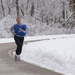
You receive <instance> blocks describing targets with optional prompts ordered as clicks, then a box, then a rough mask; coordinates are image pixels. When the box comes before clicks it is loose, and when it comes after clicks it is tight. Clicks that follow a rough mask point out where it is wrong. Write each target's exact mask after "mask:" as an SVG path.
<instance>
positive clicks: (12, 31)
mask: <svg viewBox="0 0 75 75" xmlns="http://www.w3.org/2000/svg"><path fill="white" fill-rule="evenodd" d="M10 31H11V33H12V34H13V35H15V33H14V26H12V27H11V28H10Z"/></svg>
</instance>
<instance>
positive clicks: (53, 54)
mask: <svg viewBox="0 0 75 75" xmlns="http://www.w3.org/2000/svg"><path fill="white" fill-rule="evenodd" d="M40 39H47V40H43V41H37V42H30V43H28V44H25V45H24V46H23V51H22V54H21V59H22V60H24V61H27V62H30V63H34V64H36V65H38V66H41V67H44V68H47V69H52V70H55V71H57V72H62V73H65V74H67V75H75V71H74V70H75V60H74V59H75V34H71V35H65V34H64V35H49V36H35V37H25V41H32V40H40ZM8 42H14V40H13V38H5V39H0V43H8Z"/></svg>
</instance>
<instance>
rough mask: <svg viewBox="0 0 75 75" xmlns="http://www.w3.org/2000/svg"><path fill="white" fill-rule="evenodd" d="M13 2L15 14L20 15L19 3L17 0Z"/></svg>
mask: <svg viewBox="0 0 75 75" xmlns="http://www.w3.org/2000/svg"><path fill="white" fill-rule="evenodd" d="M15 4H16V11H17V16H20V13H19V3H18V0H16V2H15Z"/></svg>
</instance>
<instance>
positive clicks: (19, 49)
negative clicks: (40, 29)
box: [14, 35, 24, 55]
mask: <svg viewBox="0 0 75 75" xmlns="http://www.w3.org/2000/svg"><path fill="white" fill-rule="evenodd" d="M14 40H15V43H16V45H17V49H16V54H17V55H20V54H21V52H22V46H23V41H24V37H18V36H16V35H15V36H14Z"/></svg>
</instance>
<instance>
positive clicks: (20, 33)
mask: <svg viewBox="0 0 75 75" xmlns="http://www.w3.org/2000/svg"><path fill="white" fill-rule="evenodd" d="M20 28H21V29H22V31H20V30H19V29H20ZM26 30H27V27H26V25H18V24H15V25H14V26H12V27H11V32H12V33H16V36H19V37H24V36H25V35H26Z"/></svg>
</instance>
